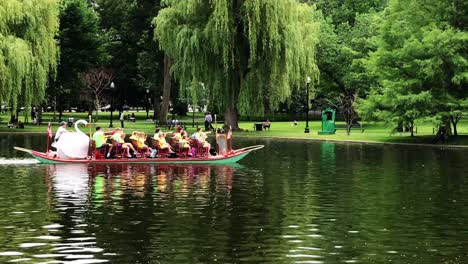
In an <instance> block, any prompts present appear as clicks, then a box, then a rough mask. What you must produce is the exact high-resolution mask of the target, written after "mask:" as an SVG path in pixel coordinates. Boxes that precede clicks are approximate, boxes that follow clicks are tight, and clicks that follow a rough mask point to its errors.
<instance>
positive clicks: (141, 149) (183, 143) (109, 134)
mask: <svg viewBox="0 0 468 264" xmlns="http://www.w3.org/2000/svg"><path fill="white" fill-rule="evenodd" d="M206 138H207V135H206V134H205V133H204V132H203V130H202V129H201V128H197V132H195V133H194V134H193V135H192V136H191V137H190V136H189V135H188V133H187V131H185V129H183V127H181V126H178V127H177V128H176V131H175V132H173V135H172V137H171V140H170V143H168V142H167V141H166V133H164V132H163V131H162V130H161V129H160V128H156V131H155V134H154V136H153V144H152V148H151V147H149V146H148V145H147V144H146V135H145V134H144V133H141V132H133V133H132V136H131V137H130V140H131V142H132V143H128V142H125V133H124V131H123V129H122V128H116V129H115V130H113V131H106V132H104V131H103V130H102V128H101V127H96V132H95V133H94V134H93V138H92V139H93V141H94V144H95V148H96V150H98V151H99V152H100V153H102V152H104V153H103V155H104V156H105V157H106V158H111V157H115V156H116V155H117V154H119V155H122V157H128V158H132V157H133V158H134V157H136V153H141V154H142V155H144V156H147V157H156V154H157V152H166V153H168V154H180V153H184V155H183V156H185V157H187V156H194V155H195V154H196V152H197V151H196V149H195V148H202V149H204V150H205V153H206V154H207V155H208V153H209V150H210V148H211V145H210V144H209V143H208V142H207V141H206ZM108 141H110V143H108ZM168 156H174V155H168Z"/></svg>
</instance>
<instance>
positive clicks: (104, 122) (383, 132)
mask: <svg viewBox="0 0 468 264" xmlns="http://www.w3.org/2000/svg"><path fill="white" fill-rule="evenodd" d="M134 113H135V115H136V120H137V121H136V122H129V121H125V131H126V132H127V133H130V132H131V131H135V130H137V131H142V132H145V133H147V134H148V135H152V134H153V133H154V130H155V124H154V123H153V122H152V121H150V120H146V112H134ZM117 115H118V113H115V112H114V120H113V125H114V127H119V126H120V121H119V120H118V118H117ZM69 116H72V117H73V118H74V119H75V121H76V120H78V119H86V120H87V119H88V117H87V113H64V115H63V118H64V119H65V120H66V119H68V117H69ZM52 117H53V114H52V113H44V114H43V118H44V120H45V122H44V123H43V125H42V126H37V125H34V124H25V129H11V128H7V125H6V123H5V122H4V120H7V119H8V118H9V114H8V113H3V114H0V118H1V120H3V122H2V123H1V125H0V132H7V133H27V132H33V133H34V132H35V133H44V134H45V133H46V131H47V123H48V122H47V121H48V120H52ZM176 118H177V119H179V120H182V121H183V122H185V124H186V127H187V130H188V132H189V133H193V132H194V131H195V129H196V125H197V124H198V125H199V126H202V127H203V126H204V125H203V122H204V117H203V113H196V115H195V120H194V121H195V127H192V122H193V121H192V116H191V114H190V113H189V115H188V116H184V117H179V116H176ZM20 120H22V119H21V118H20ZM109 120H110V113H109V112H100V113H99V121H98V122H97V123H93V126H92V128H91V132H94V127H95V126H101V127H103V128H104V129H105V130H107V129H109V128H108V127H109ZM255 123H258V122H240V123H239V126H240V128H242V129H243V130H244V131H243V132H235V133H234V136H240V137H269V138H300V139H315V140H336V141H365V142H385V143H411V144H431V142H432V140H433V139H434V137H435V135H434V133H435V132H436V131H433V126H432V125H431V124H424V125H419V126H418V127H417V133H416V134H415V136H414V137H411V136H410V134H409V133H408V132H406V133H393V134H392V133H391V130H392V129H391V128H389V127H386V126H385V125H384V124H383V123H380V122H379V123H364V124H365V127H364V128H365V130H364V132H361V130H360V129H357V128H353V129H352V130H351V133H350V135H347V134H346V130H345V129H339V130H337V131H336V133H335V134H334V135H318V131H320V130H321V122H320V121H317V120H314V121H310V122H309V127H310V133H308V134H307V133H304V129H305V123H306V122H305V121H299V122H298V124H297V125H296V126H294V125H293V124H292V123H291V122H275V121H273V122H272V123H271V129H270V130H266V131H255V129H254V124H255ZM337 123H338V124H340V123H341V124H344V123H343V122H337ZM213 126H214V127H221V126H222V124H220V123H217V124H213ZM57 127H58V124H57V122H52V129H53V131H56V129H57ZM162 128H163V130H164V131H167V127H162ZM70 129H72V130H74V129H73V128H70ZM81 130H82V131H83V132H85V133H90V130H89V128H85V127H83V128H81ZM458 133H459V136H458V137H451V138H450V139H449V143H448V144H450V145H467V146H468V119H466V118H465V119H462V120H461V121H460V122H459V124H458Z"/></svg>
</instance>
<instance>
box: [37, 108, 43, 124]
mask: <svg viewBox="0 0 468 264" xmlns="http://www.w3.org/2000/svg"><path fill="white" fill-rule="evenodd" d="M37 125H38V126H40V125H42V106H41V105H39V107H38V109H37Z"/></svg>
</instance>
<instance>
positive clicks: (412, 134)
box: [410, 121, 414, 137]
mask: <svg viewBox="0 0 468 264" xmlns="http://www.w3.org/2000/svg"><path fill="white" fill-rule="evenodd" d="M410 132H411V136H412V137H414V122H413V121H411V122H410Z"/></svg>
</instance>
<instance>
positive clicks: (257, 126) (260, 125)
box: [253, 122, 271, 131]
mask: <svg viewBox="0 0 468 264" xmlns="http://www.w3.org/2000/svg"><path fill="white" fill-rule="evenodd" d="M270 127H271V123H269V122H268V123H265V122H264V123H254V125H253V129H254V130H255V131H263V130H267V129H268V130H270Z"/></svg>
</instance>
